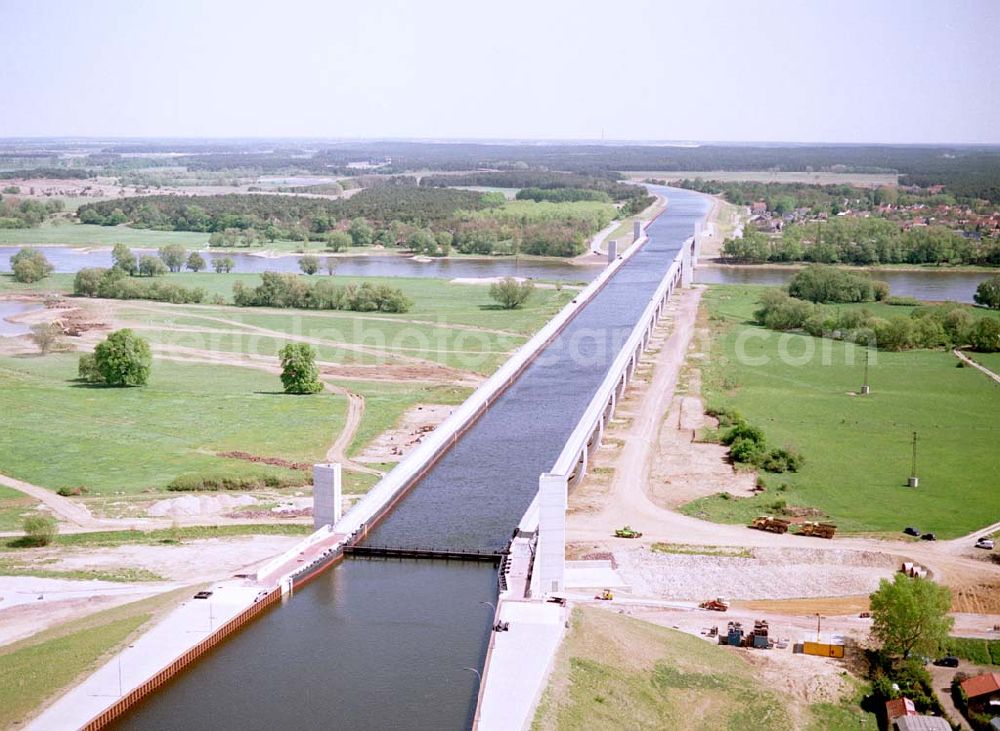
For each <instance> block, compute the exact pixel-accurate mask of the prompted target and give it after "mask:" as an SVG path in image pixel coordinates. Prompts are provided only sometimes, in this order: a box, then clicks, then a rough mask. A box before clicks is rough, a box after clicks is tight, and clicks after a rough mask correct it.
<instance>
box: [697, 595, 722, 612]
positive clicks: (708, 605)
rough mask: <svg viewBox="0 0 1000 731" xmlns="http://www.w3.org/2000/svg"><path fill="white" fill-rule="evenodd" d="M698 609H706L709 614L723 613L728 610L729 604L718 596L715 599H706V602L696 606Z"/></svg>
mask: <svg viewBox="0 0 1000 731" xmlns="http://www.w3.org/2000/svg"><path fill="white" fill-rule="evenodd" d="M698 608H699V609H707V610H709V611H710V612H725V611H726V610H727V609H729V602H727V601H726V600H725V599H723V598H722V597H721V596H720V597H716V598H715V599H708V600H707V601H703V602H702V603H701V604H699V605H698Z"/></svg>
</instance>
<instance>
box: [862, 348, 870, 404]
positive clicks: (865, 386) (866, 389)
mask: <svg viewBox="0 0 1000 731" xmlns="http://www.w3.org/2000/svg"><path fill="white" fill-rule="evenodd" d="M871 359H872V351H871V349H870V348H865V382H864V384H863V385H862V386H861V395H862V396H867V395H868V394H870V393H871V392H872V389H871V387H870V386H869V385H868V366H869V365H870V364H871Z"/></svg>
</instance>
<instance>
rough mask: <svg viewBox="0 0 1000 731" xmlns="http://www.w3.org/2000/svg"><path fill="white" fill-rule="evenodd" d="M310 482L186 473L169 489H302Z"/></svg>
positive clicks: (172, 482)
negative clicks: (301, 487)
mask: <svg viewBox="0 0 1000 731" xmlns="http://www.w3.org/2000/svg"><path fill="white" fill-rule="evenodd" d="M308 482H309V480H308V479H307V478H304V477H278V476H277V475H265V474H259V475H224V474H217V475H214V474H198V473H186V474H183V475H178V476H177V477H175V478H174V479H173V480H171V481H170V484H169V485H167V489H168V490H170V491H171V492H218V491H220V490H261V489H263V488H266V487H271V488H280V487H300V486H302V485H305V484H307V483H308Z"/></svg>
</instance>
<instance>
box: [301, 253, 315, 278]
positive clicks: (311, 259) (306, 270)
mask: <svg viewBox="0 0 1000 731" xmlns="http://www.w3.org/2000/svg"><path fill="white" fill-rule="evenodd" d="M299 269H301V270H302V273H303V274H310V275H312V274H315V273H316V272H318V271H319V259H317V258H316V257H315V256H313V255H312V254H306V255H305V256H302V257H300V258H299Z"/></svg>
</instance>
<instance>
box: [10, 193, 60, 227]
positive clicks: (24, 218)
mask: <svg viewBox="0 0 1000 731" xmlns="http://www.w3.org/2000/svg"><path fill="white" fill-rule="evenodd" d="M63 207H64V206H63V202H62V201H61V200H45V201H39V200H35V199H33V198H23V199H13V198H8V199H3V200H0V228H34V227H35V226H37V225H38V224H40V223H41V222H42V221H44V220H45V219H46V218H48V217H49V216H52V215H55V214H56V213H61V212H62V210H63Z"/></svg>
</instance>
